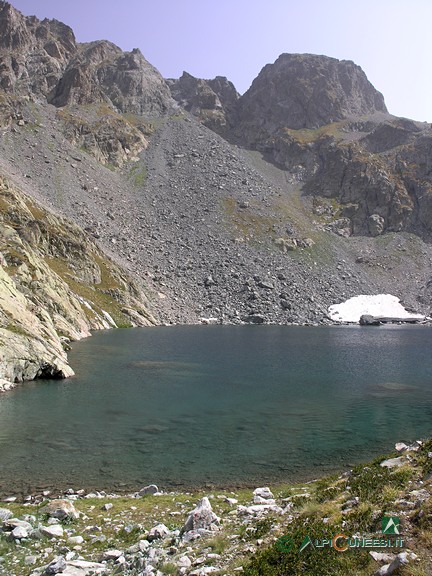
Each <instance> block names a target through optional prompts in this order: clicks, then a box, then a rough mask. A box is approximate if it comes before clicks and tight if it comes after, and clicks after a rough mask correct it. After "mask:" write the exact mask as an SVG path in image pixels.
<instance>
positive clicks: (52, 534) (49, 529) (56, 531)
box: [39, 524, 64, 538]
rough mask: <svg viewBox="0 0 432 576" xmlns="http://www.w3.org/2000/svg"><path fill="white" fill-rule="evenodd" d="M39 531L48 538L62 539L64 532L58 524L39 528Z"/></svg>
mask: <svg viewBox="0 0 432 576" xmlns="http://www.w3.org/2000/svg"><path fill="white" fill-rule="evenodd" d="M39 531H40V532H41V533H42V534H43V535H44V536H47V537H48V538H62V537H63V534H64V531H63V528H62V526H60V524H53V525H52V526H39Z"/></svg>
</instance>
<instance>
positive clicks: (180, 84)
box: [167, 72, 239, 133]
mask: <svg viewBox="0 0 432 576" xmlns="http://www.w3.org/2000/svg"><path fill="white" fill-rule="evenodd" d="M167 82H168V84H169V87H170V89H171V94H172V96H173V98H174V99H175V100H176V101H177V102H178V103H179V104H180V105H181V106H182V107H183V108H185V109H186V110H187V111H188V112H191V114H193V115H194V116H197V117H198V118H199V119H200V120H201V121H202V122H203V124H205V125H206V126H208V127H209V128H211V129H213V130H215V131H216V132H219V133H224V132H226V131H227V129H228V128H230V127H231V126H232V125H233V121H234V117H235V113H236V104H237V101H238V98H239V94H238V92H237V90H236V89H235V87H234V84H233V83H232V82H230V81H229V80H228V79H227V78H225V77H224V76H216V78H214V79H213V80H203V79H201V78H196V77H195V76H192V75H191V74H188V72H183V74H182V76H181V77H180V78H179V79H178V80H168V81H167Z"/></svg>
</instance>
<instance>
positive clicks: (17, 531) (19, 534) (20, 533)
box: [11, 526, 29, 540]
mask: <svg viewBox="0 0 432 576" xmlns="http://www.w3.org/2000/svg"><path fill="white" fill-rule="evenodd" d="M11 535H12V537H13V538H16V539H17V540H21V539H22V538H28V535H29V533H28V530H26V529H25V528H24V527H23V526H16V527H15V528H14V529H13V530H12V532H11Z"/></svg>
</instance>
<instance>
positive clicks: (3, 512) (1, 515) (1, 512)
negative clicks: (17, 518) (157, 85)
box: [0, 508, 13, 522]
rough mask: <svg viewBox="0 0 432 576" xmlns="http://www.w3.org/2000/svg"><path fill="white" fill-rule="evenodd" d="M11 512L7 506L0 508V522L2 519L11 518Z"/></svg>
mask: <svg viewBox="0 0 432 576" xmlns="http://www.w3.org/2000/svg"><path fill="white" fill-rule="evenodd" d="M12 516H13V514H12V512H11V511H10V510H8V509H7V508H0V522H3V521H4V520H9V518H12Z"/></svg>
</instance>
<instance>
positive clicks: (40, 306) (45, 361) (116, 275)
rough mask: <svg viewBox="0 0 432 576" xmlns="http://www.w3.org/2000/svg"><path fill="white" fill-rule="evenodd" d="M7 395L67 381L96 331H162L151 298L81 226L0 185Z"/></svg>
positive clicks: (2, 357)
mask: <svg viewBox="0 0 432 576" xmlns="http://www.w3.org/2000/svg"><path fill="white" fill-rule="evenodd" d="M0 264H1V265H0V376H1V379H0V391H1V390H5V389H9V388H11V387H12V386H13V385H14V384H16V383H17V382H22V381H23V380H32V379H34V378H64V377H66V376H71V375H72V374H73V370H72V369H71V367H70V366H69V364H68V361H67V356H66V351H67V350H68V349H69V342H70V341H71V340H79V339H80V338H83V337H86V336H89V335H90V330H97V329H101V328H105V329H106V328H112V327H116V326H136V325H138V326H145V325H150V324H153V323H155V320H154V319H153V317H152V316H151V314H150V313H149V312H148V311H147V309H146V308H145V304H144V303H145V302H146V300H147V299H146V297H145V296H144V294H143V293H142V292H141V291H140V290H139V289H138V287H136V286H135V285H134V283H133V282H132V280H131V279H130V278H128V277H127V276H126V275H125V274H124V273H122V271H121V270H120V269H119V268H118V267H117V266H116V265H115V264H114V263H113V262H111V261H110V260H109V259H107V258H106V256H104V255H103V254H102V253H101V252H100V251H99V250H98V249H97V248H96V246H94V245H93V244H92V243H91V242H90V241H89V240H88V238H87V237H86V234H85V233H84V232H83V231H82V230H81V229H79V228H78V227H77V226H75V225H74V224H72V223H71V222H68V221H66V220H65V219H63V218H61V217H58V216H55V215H54V214H52V213H50V212H48V211H46V210H44V209H43V208H42V207H41V205H40V204H38V203H36V202H35V201H34V200H30V199H29V197H28V196H26V195H24V194H22V193H20V192H19V191H18V190H16V189H15V188H13V187H11V186H10V184H9V183H8V182H7V181H6V180H5V179H4V178H1V179H0Z"/></svg>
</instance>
